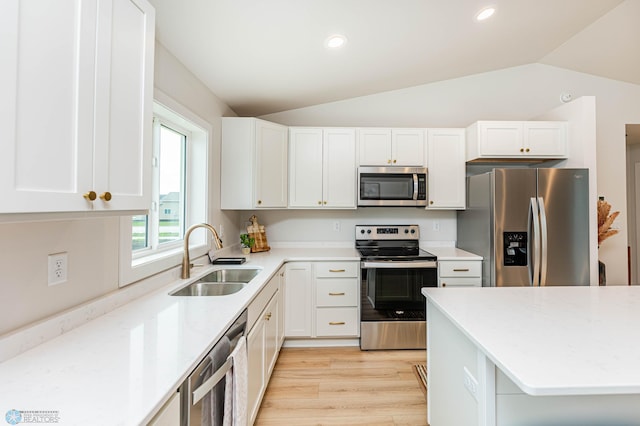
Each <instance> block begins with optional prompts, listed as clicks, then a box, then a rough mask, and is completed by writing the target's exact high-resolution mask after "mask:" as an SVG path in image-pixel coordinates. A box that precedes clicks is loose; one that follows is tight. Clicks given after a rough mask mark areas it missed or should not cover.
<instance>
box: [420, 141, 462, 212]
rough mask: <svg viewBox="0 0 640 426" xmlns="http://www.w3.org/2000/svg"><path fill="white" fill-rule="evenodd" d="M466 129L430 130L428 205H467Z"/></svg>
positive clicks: (439, 207) (450, 207) (442, 207)
mask: <svg viewBox="0 0 640 426" xmlns="http://www.w3.org/2000/svg"><path fill="white" fill-rule="evenodd" d="M464 135H465V130H464V129H429V130H428V131H427V169H428V170H429V173H428V176H427V181H428V189H429V190H428V198H429V204H428V205H427V208H428V209H464V207H465V201H466V200H465V197H466V195H465V194H466V190H465V186H466V185H465V178H466V168H465V152H464V150H465V140H464Z"/></svg>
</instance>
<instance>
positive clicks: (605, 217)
mask: <svg viewBox="0 0 640 426" xmlns="http://www.w3.org/2000/svg"><path fill="white" fill-rule="evenodd" d="M610 211H611V204H609V203H607V202H606V201H604V200H598V245H600V243H602V242H603V241H604V240H606V239H607V238H609V237H611V236H612V235H616V234H617V233H618V230H617V229H611V225H613V221H614V220H616V217H618V215H619V214H620V212H613V213H611V215H609V212H610Z"/></svg>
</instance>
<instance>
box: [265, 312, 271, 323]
mask: <svg viewBox="0 0 640 426" xmlns="http://www.w3.org/2000/svg"><path fill="white" fill-rule="evenodd" d="M264 319H265V320H267V321H269V320H270V319H271V312H269V313H267V314H266V315H265V316H264Z"/></svg>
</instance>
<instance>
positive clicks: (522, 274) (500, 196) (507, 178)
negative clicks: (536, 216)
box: [485, 169, 536, 287]
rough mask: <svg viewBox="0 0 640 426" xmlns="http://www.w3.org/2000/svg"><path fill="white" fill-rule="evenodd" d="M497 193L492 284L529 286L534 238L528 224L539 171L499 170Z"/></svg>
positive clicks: (494, 206) (495, 172)
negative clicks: (528, 257)
mask: <svg viewBox="0 0 640 426" xmlns="http://www.w3.org/2000/svg"><path fill="white" fill-rule="evenodd" d="M493 191H494V195H493V200H494V205H493V211H494V238H493V240H494V244H495V247H494V250H493V252H494V255H495V261H494V262H493V267H494V268H495V274H494V276H493V282H491V283H490V285H495V286H497V287H520V286H529V285H531V281H530V278H529V271H528V263H529V261H528V260H527V254H528V253H527V251H528V250H529V249H528V245H529V242H530V241H532V238H531V237H530V236H529V230H528V226H527V225H528V218H529V205H530V202H531V198H532V197H533V198H535V197H536V169H495V170H494V185H493ZM485 285H486V284H485Z"/></svg>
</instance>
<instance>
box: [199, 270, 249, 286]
mask: <svg viewBox="0 0 640 426" xmlns="http://www.w3.org/2000/svg"><path fill="white" fill-rule="evenodd" d="M260 271H261V269H251V268H233V269H232V268H229V269H218V270H217V271H213V272H211V273H209V274H207V275H205V276H204V277H202V278H200V279H199V280H198V281H197V282H205V283H248V282H249V281H251V280H252V279H253V278H254V277H255V276H256V275H258V274H259V273H260Z"/></svg>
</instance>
